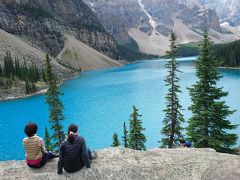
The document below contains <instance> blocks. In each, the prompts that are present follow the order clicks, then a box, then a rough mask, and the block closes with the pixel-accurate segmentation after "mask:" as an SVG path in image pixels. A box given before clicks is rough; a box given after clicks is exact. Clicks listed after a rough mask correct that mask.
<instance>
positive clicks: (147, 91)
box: [0, 58, 240, 160]
mask: <svg viewBox="0 0 240 180" xmlns="http://www.w3.org/2000/svg"><path fill="white" fill-rule="evenodd" d="M193 59H194V58H182V59H179V65H180V70H181V71H182V72H183V73H182V74H181V75H180V78H181V87H182V91H183V92H182V94H181V95H180V100H181V103H182V105H183V108H184V109H185V110H184V111H183V113H184V115H185V119H188V118H189V117H190V112H189V111H188V110H187V107H188V106H189V105H190V103H191V101H190V98H189V95H188V90H187V89H186V88H187V87H189V86H191V85H192V84H193V83H194V82H195V81H196V77H195V69H194V64H193V63H192V60H193ZM164 64H165V61H164V60H163V59H160V60H151V61H143V62H138V63H134V64H129V65H126V66H123V67H118V68H112V69H107V70H100V71H90V72H84V73H82V75H81V76H79V77H78V78H76V79H73V80H69V81H66V82H65V83H64V84H63V85H62V86H61V91H62V92H63V93H64V96H63V97H62V101H63V103H64V106H65V110H64V114H65V117H66V119H65V121H64V122H63V125H64V129H65V130H66V128H67V126H68V125H69V124H70V123H76V124H78V125H79V133H80V134H81V135H82V136H84V137H85V139H86V142H87V144H88V146H89V147H90V148H91V149H100V148H106V147H109V146H110V145H111V143H112V135H113V133H114V132H115V131H116V132H117V133H118V134H119V136H120V137H121V136H122V126H123V122H124V121H128V119H129V115H130V113H131V112H132V105H135V106H136V107H137V108H139V109H140V113H141V114H142V115H143V116H142V118H141V119H142V121H143V126H144V127H145V128H146V131H145V134H146V137H147V143H146V146H147V148H152V147H158V146H159V144H158V141H159V140H160V139H161V134H160V130H161V127H162V120H163V115H164V114H163V112H162V110H163V109H164V108H165V99H164V96H165V94H166V87H165V86H164V76H165V75H166V70H165V69H164ZM220 71H221V72H222V73H223V75H224V78H223V79H222V80H221V81H220V82H219V86H223V87H224V90H226V91H229V96H228V97H227V98H225V100H226V102H227V104H228V105H229V106H230V107H231V109H236V110H238V111H237V112H236V113H235V114H234V115H232V116H231V117H230V119H231V121H232V123H234V124H240V114H239V112H240V100H239V95H240V71H239V70H227V69H220ZM28 121H35V122H36V123H37V124H38V125H39V131H38V134H39V135H40V136H43V134H44V128H45V126H49V123H48V106H47V105H46V104H45V103H44V96H43V95H40V96H35V97H31V98H27V99H20V100H15V101H9V102H1V103H0V142H1V143H0V160H12V159H24V148H23V146H22V139H23V138H24V137H25V134H24V132H23V129H24V126H25V124H26V123H27V122H28ZM185 125H186V123H185ZM234 132H235V133H238V135H239V136H240V131H239V128H238V129H236V130H235V131H234ZM238 145H240V140H238Z"/></svg>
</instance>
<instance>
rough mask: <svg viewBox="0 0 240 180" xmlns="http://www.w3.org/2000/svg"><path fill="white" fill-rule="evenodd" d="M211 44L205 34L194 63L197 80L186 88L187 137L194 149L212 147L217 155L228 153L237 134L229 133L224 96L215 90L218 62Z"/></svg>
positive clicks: (223, 93)
mask: <svg viewBox="0 0 240 180" xmlns="http://www.w3.org/2000/svg"><path fill="white" fill-rule="evenodd" d="M212 46H213V43H212V41H211V40H210V39H209V37H208V33H207V32H206V33H205V34H204V37H203V41H202V43H201V49H200V56H199V58H198V61H197V62H196V71H197V72H196V75H197V77H198V81H197V82H196V83H195V84H194V85H193V86H192V87H191V88H189V92H190V96H191V100H192V105H191V106H190V107H189V110H191V111H192V117H191V118H190V119H189V125H188V127H187V135H188V136H189V139H190V140H191V141H192V142H193V144H194V147H204V148H208V147H209V148H214V149H215V150H217V151H219V152H231V149H230V147H231V146H232V145H234V144H235V143H236V140H237V135H236V134H233V133H229V130H232V129H235V128H236V126H235V125H232V124H231V123H230V121H229V120H227V118H228V117H229V116H230V115H231V114H233V112H234V111H231V110H229V107H228V106H227V105H226V103H225V101H224V100H222V98H223V97H225V96H227V95H228V93H227V92H224V91H223V89H222V88H218V87H217V81H219V80H220V79H221V78H222V76H221V75H220V73H219V72H218V71H217V66H218V62H217V60H216V59H215V57H214V54H213V51H212Z"/></svg>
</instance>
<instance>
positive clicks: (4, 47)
mask: <svg viewBox="0 0 240 180" xmlns="http://www.w3.org/2000/svg"><path fill="white" fill-rule="evenodd" d="M6 51H10V52H11V54H12V56H13V57H16V58H18V59H19V60H20V63H23V61H24V59H25V60H26V63H27V64H28V65H31V64H32V62H33V63H34V64H36V66H37V67H38V68H39V70H41V68H42V67H43V66H44V59H45V53H44V52H43V51H41V50H40V49H38V48H36V47H33V46H32V45H30V44H29V43H26V42H24V41H22V39H20V38H18V37H16V36H14V35H12V34H9V33H7V32H5V31H3V30H1V29H0V64H2V63H3V57H4V55H5V53H6ZM52 62H53V65H54V71H55V73H56V74H57V75H58V77H59V78H60V79H62V78H69V77H72V76H73V75H74V72H72V71H71V70H70V69H68V68H66V67H64V66H62V65H60V64H59V63H58V62H57V60H56V59H55V58H52Z"/></svg>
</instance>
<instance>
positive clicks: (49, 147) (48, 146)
mask: <svg viewBox="0 0 240 180" xmlns="http://www.w3.org/2000/svg"><path fill="white" fill-rule="evenodd" d="M44 143H45V147H46V150H47V151H52V144H51V139H50V136H49V133H48V128H46V127H45V136H44Z"/></svg>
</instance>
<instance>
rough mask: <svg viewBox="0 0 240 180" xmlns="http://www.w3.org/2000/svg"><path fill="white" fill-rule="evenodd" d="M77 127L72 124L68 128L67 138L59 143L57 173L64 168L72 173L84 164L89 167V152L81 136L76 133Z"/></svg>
mask: <svg viewBox="0 0 240 180" xmlns="http://www.w3.org/2000/svg"><path fill="white" fill-rule="evenodd" d="M77 131H78V127H77V126H76V125H74V124H72V125H70V126H69V128H68V138H67V139H66V140H65V141H64V142H63V143H62V144H61V147H60V157H59V162H58V173H59V174H61V173H62V168H64V169H65V170H66V171H67V172H68V173H73V172H76V171H78V170H80V169H81V168H82V167H84V166H86V167H87V168H90V158H91V157H90V152H89V150H88V149H87V147H86V143H85V140H84V138H83V137H80V136H78V134H77Z"/></svg>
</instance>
